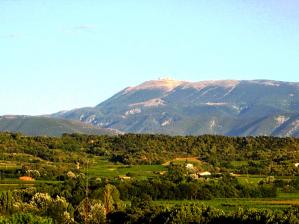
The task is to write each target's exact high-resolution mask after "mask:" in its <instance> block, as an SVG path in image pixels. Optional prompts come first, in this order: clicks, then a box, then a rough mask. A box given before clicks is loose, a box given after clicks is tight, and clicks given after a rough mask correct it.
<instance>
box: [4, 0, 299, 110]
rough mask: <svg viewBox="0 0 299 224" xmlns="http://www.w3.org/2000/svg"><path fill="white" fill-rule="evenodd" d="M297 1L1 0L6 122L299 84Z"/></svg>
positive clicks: (298, 9)
mask: <svg viewBox="0 0 299 224" xmlns="http://www.w3.org/2000/svg"><path fill="white" fill-rule="evenodd" d="M298 68H299V1H298V0H227V1H224V0H150V1H145V0H134V1H133V0H109V1H102V0H0V82H1V88H0V102H1V104H0V105H1V106H0V115H4V114H27V115H40V114H49V113H53V112H57V111H61V110H69V109H73V108H79V107H85V106H95V105H97V104H99V103H100V102H102V101H104V100H106V99H107V98H109V97H111V96H112V95H113V94H115V93H117V92H118V91H120V90H122V89H124V88H125V87H127V86H134V85H138V84H140V83H142V82H144V81H146V80H153V79H157V78H159V77H161V76H169V77H172V78H174V79H178V80H186V81H201V80H215V79H239V80H241V79H272V80H282V81H292V82H298V81H299V78H298V77H299V74H298V73H299V72H298V71H299V70H298Z"/></svg>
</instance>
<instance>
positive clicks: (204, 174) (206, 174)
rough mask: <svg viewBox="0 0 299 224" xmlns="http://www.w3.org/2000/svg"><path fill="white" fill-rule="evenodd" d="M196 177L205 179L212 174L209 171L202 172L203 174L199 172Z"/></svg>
mask: <svg viewBox="0 0 299 224" xmlns="http://www.w3.org/2000/svg"><path fill="white" fill-rule="evenodd" d="M198 175H199V176H201V177H207V176H211V175H212V174H211V173H210V172H209V171H204V172H199V173H198Z"/></svg>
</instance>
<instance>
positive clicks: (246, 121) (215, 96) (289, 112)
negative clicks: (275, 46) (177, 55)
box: [52, 78, 299, 136]
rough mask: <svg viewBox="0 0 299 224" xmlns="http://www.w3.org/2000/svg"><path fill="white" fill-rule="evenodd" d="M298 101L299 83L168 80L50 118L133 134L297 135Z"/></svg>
mask: <svg viewBox="0 0 299 224" xmlns="http://www.w3.org/2000/svg"><path fill="white" fill-rule="evenodd" d="M298 99H299V83H298V82H283V81H275V80H208V81H200V82H187V81H181V80H173V79H169V78H167V79H160V80H150V81H146V82H144V83H142V84H140V85H137V86H133V87H127V88H125V89H123V90H121V91H120V92H118V93H116V94H115V95H113V96H112V97H111V98H109V99H107V100H106V101H104V102H102V103H100V104H98V105H96V106H95V107H85V108H81V109H75V110H71V111H68V112H64V113H63V114H53V115H52V117H56V118H64V119H70V120H79V121H82V122H85V123H89V124H92V125H94V126H97V127H102V128H115V129H118V130H121V131H123V132H133V133H161V134H170V135H200V134H221V135H237V136H239V135H277V136H293V135H295V136H297V135H298V130H297V129H298V128H299V124H297V115H298V111H299V110H298V109H299V100H298ZM283 117H288V118H289V120H286V119H283ZM282 121H283V122H282ZM298 123H299V121H298ZM282 125H285V126H286V127H284V128H283V126H282ZM279 127H280V129H279Z"/></svg>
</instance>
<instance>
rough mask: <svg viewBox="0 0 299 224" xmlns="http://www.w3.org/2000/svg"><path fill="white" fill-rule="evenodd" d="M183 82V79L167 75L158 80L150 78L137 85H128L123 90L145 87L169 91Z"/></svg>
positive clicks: (143, 88)
mask: <svg viewBox="0 0 299 224" xmlns="http://www.w3.org/2000/svg"><path fill="white" fill-rule="evenodd" d="M183 83H187V82H185V81H180V80H175V79H171V78H168V77H163V78H159V79H158V80H150V81H146V82H144V83H142V84H140V85H138V86H134V87H128V88H127V89H126V90H125V91H126V93H127V92H131V91H137V90H145V89H163V90H164V91H167V92H168V91H171V90H173V89H175V88H176V87H178V86H179V85H182V84H183Z"/></svg>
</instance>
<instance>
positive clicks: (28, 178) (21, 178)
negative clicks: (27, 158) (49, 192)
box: [19, 176, 35, 181]
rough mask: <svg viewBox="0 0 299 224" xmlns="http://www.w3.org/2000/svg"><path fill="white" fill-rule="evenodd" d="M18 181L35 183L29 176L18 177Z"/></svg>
mask: <svg viewBox="0 0 299 224" xmlns="http://www.w3.org/2000/svg"><path fill="white" fill-rule="evenodd" d="M19 180H21V181H35V180H34V179H33V178H32V177H29V176H22V177H19Z"/></svg>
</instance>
